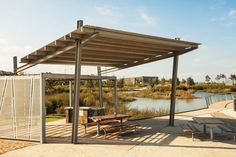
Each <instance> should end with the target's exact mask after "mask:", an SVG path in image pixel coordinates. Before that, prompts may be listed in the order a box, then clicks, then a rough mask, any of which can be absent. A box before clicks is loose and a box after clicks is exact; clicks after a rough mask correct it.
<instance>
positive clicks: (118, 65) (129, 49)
mask: <svg viewBox="0 0 236 157" xmlns="http://www.w3.org/2000/svg"><path fill="white" fill-rule="evenodd" d="M198 45H199V43H195V42H189V41H181V40H180V39H179V38H176V39H168V38H162V37H157V36H150V35H144V34H138V33H132V32H125V31H121V30H114V29H108V28H102V27H97V26H89V25H85V26H83V21H82V20H80V21H78V22H77V29H76V30H74V31H72V32H70V33H68V34H66V35H64V36H63V37H61V38H59V39H57V40H55V41H53V42H51V43H49V44H47V45H45V46H43V47H42V48H40V49H38V50H36V51H34V52H32V53H30V54H29V55H27V56H25V57H23V58H22V59H21V63H24V65H23V66H21V67H19V68H17V72H21V71H23V70H25V69H28V68H30V67H32V66H35V65H37V64H64V65H75V78H74V81H75V84H74V105H73V107H74V108H73V125H72V143H77V137H78V115H79V110H78V108H79V99H80V80H81V65H92V66H98V67H99V68H98V69H99V70H98V72H99V77H101V73H107V72H112V71H116V70H120V69H125V68H129V67H133V66H137V65H141V64H145V63H150V62H153V61H158V60H161V59H165V58H170V57H174V63H175V64H174V68H173V79H174V81H172V91H171V95H172V97H171V112H170V124H169V125H171V126H173V125H174V112H175V99H176V96H175V90H176V79H177V66H178V56H179V55H181V54H184V53H186V52H189V51H192V50H194V49H197V48H198ZM100 66H105V67H109V68H108V69H105V70H102V71H101V70H100ZM116 90H117V86H116V81H114V91H115V92H114V100H115V106H116V109H115V113H116V111H117V102H118V101H117V91H116ZM99 91H101V90H99Z"/></svg>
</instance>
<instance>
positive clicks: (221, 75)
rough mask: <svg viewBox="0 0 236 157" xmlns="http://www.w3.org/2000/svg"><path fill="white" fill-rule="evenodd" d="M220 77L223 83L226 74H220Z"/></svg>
mask: <svg viewBox="0 0 236 157" xmlns="http://www.w3.org/2000/svg"><path fill="white" fill-rule="evenodd" d="M220 78H221V79H223V83H224V82H226V76H225V74H220Z"/></svg>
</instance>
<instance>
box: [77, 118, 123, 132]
mask: <svg viewBox="0 0 236 157" xmlns="http://www.w3.org/2000/svg"><path fill="white" fill-rule="evenodd" d="M119 123H120V122H119V121H118V120H106V121H101V122H100V123H99V124H100V125H111V124H113V125H114V124H119ZM81 125H83V126H84V132H85V134H87V128H88V127H91V126H96V125H97V122H90V123H82V124H81Z"/></svg>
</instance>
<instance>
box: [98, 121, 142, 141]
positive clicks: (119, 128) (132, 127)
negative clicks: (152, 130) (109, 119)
mask: <svg viewBox="0 0 236 157" xmlns="http://www.w3.org/2000/svg"><path fill="white" fill-rule="evenodd" d="M138 126H139V124H123V125H111V126H107V127H103V128H102V130H103V132H104V138H106V135H107V133H112V132H119V133H122V132H126V131H136V130H137V127H138Z"/></svg>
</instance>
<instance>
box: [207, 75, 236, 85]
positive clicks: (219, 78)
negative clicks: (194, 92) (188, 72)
mask: <svg viewBox="0 0 236 157" xmlns="http://www.w3.org/2000/svg"><path fill="white" fill-rule="evenodd" d="M228 79H229V80H231V81H232V85H235V80H236V74H230V75H229V77H228ZM214 80H216V82H220V81H222V83H225V82H226V81H227V76H226V75H225V74H218V75H216V77H215V78H212V77H210V76H209V75H206V76H205V81H206V82H207V83H211V82H214Z"/></svg>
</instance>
